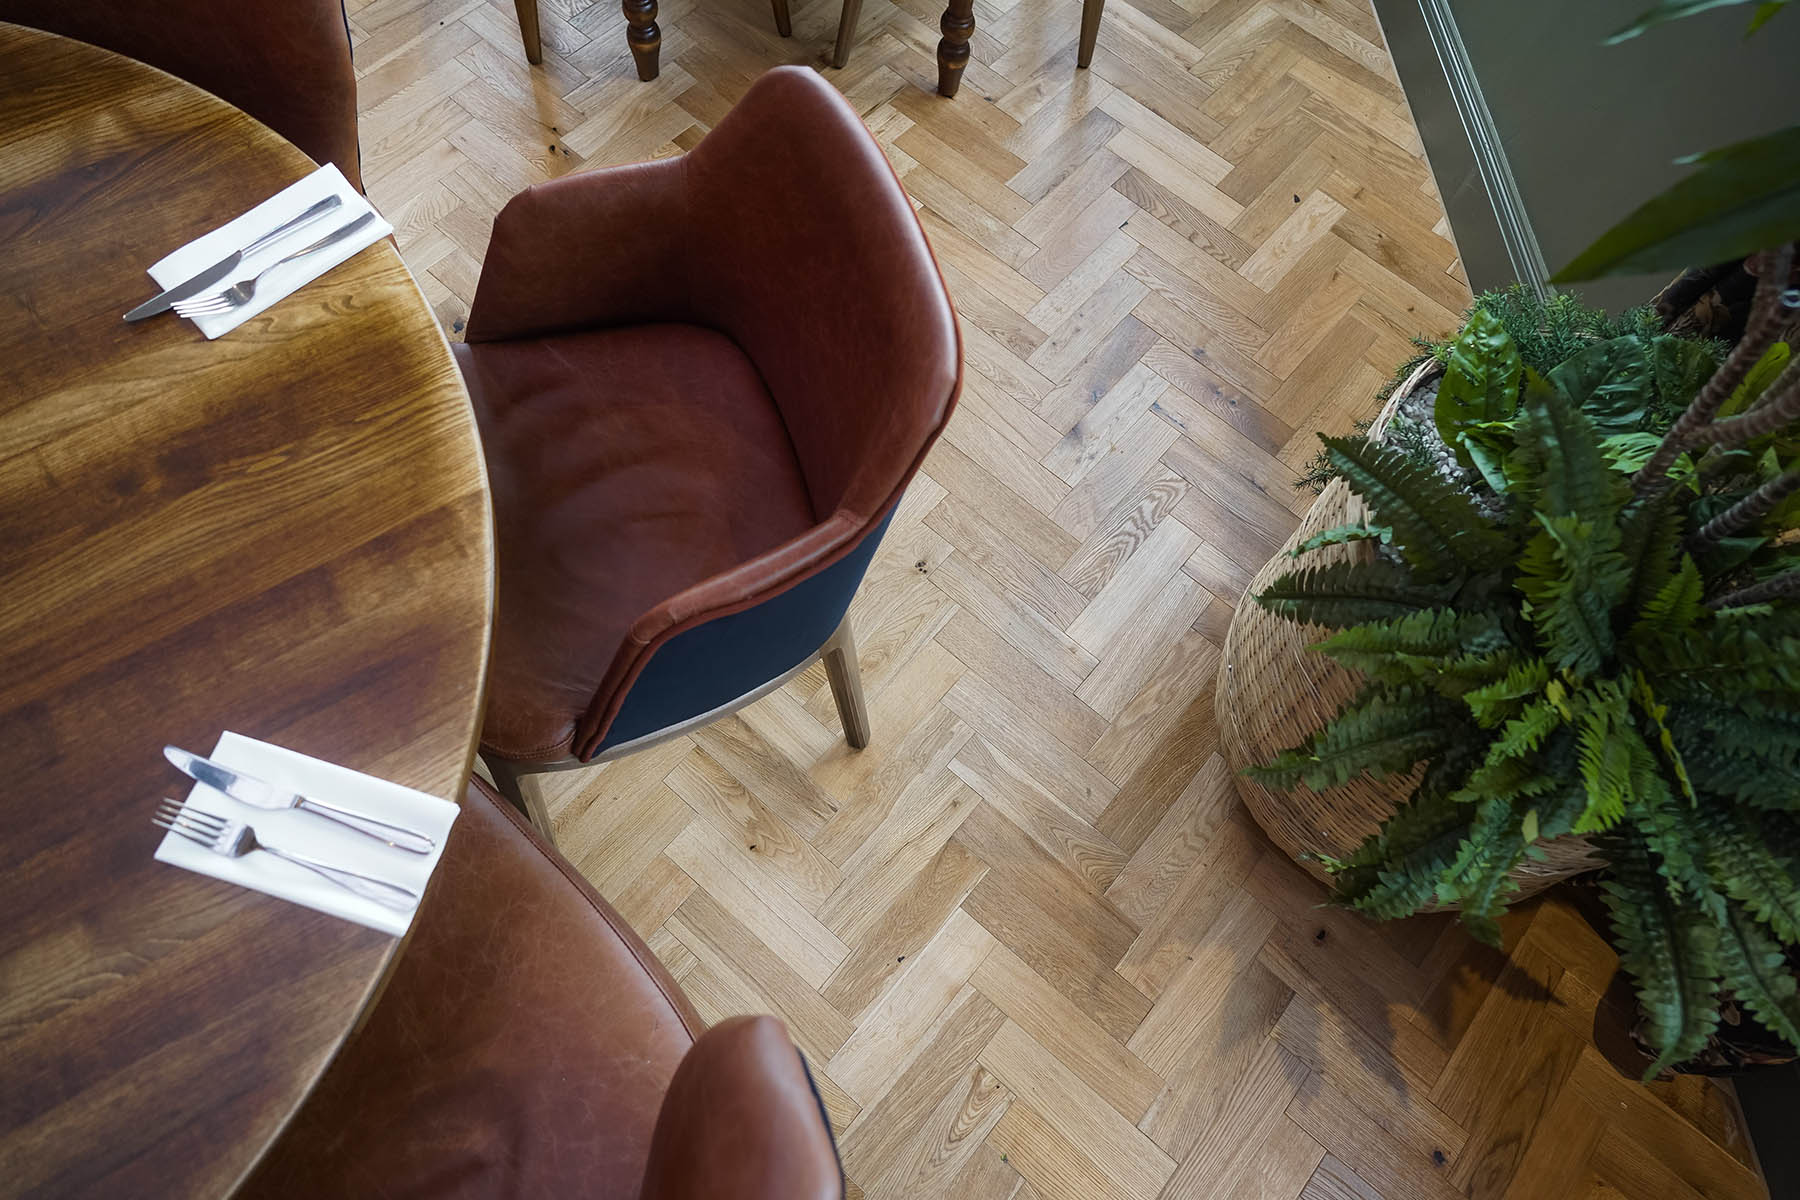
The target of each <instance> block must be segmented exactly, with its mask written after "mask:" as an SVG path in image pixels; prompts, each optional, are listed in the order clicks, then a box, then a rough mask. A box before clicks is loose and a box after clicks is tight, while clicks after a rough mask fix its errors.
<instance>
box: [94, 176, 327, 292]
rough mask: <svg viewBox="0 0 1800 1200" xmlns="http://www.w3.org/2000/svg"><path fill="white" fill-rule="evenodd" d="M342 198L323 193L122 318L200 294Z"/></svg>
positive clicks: (320, 214) (302, 227)
mask: <svg viewBox="0 0 1800 1200" xmlns="http://www.w3.org/2000/svg"><path fill="white" fill-rule="evenodd" d="M343 202H344V201H343V198H342V197H341V196H335V195H333V196H327V197H325V198H324V199H323V200H321V201H319V202H318V203H317V204H315V205H313V206H312V207H311V208H309V209H307V210H306V211H305V212H303V213H301V214H300V215H299V216H297V217H295V218H294V219H293V220H291V221H287V222H285V223H283V224H281V225H278V226H277V227H275V228H274V229H271V230H269V232H267V233H265V234H263V235H262V236H261V237H259V238H257V239H256V240H255V241H254V242H251V243H250V244H249V245H248V246H245V247H244V248H243V249H242V250H239V251H237V252H236V253H235V254H230V255H227V256H226V257H225V258H222V259H220V260H219V261H218V262H216V263H214V264H213V265H212V266H210V267H208V268H206V270H204V271H202V272H200V273H199V274H198V275H195V276H194V277H193V278H192V279H188V280H184V281H183V282H181V283H178V284H176V285H175V286H174V287H172V288H170V289H169V290H168V291H166V292H163V293H162V294H161V295H158V296H152V297H151V298H150V299H148V300H146V301H144V302H143V303H142V304H140V305H138V306H137V307H136V308H134V309H132V310H131V311H130V312H128V313H126V314H125V319H126V320H127V321H141V320H143V319H144V318H145V317H154V316H156V315H157V314H158V313H164V312H168V311H169V308H170V307H171V306H172V305H173V304H174V303H175V302H176V301H177V300H186V299H187V298H188V297H189V296H197V295H199V294H200V293H201V292H204V291H205V290H206V289H207V288H209V287H211V286H212V285H213V284H215V283H217V282H219V280H221V279H223V278H225V277H226V276H227V275H229V274H231V273H232V272H233V271H235V270H237V268H238V264H239V263H241V262H243V261H244V260H245V259H246V258H250V257H252V256H254V255H255V254H256V253H257V252H258V251H260V250H265V249H267V248H268V247H269V245H270V244H271V243H274V242H277V241H280V240H281V239H282V238H284V237H286V236H287V235H288V234H290V233H297V232H299V231H300V230H302V229H304V228H306V226H308V225H311V224H312V223H313V222H314V221H317V220H318V219H319V218H321V217H323V216H325V214H327V213H329V212H332V211H333V210H335V209H336V208H337V207H338V206H339V205H340V204H342V203H343Z"/></svg>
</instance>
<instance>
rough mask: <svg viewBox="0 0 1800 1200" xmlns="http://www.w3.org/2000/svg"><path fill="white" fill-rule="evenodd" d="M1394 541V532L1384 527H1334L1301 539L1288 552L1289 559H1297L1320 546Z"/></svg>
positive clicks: (1368, 525)
mask: <svg viewBox="0 0 1800 1200" xmlns="http://www.w3.org/2000/svg"><path fill="white" fill-rule="evenodd" d="M1393 540H1394V531H1393V530H1392V529H1390V528H1389V527H1388V526H1386V525H1370V524H1367V523H1364V524H1360V525H1336V526H1333V527H1332V528H1330V529H1321V530H1320V531H1319V532H1317V533H1315V534H1313V535H1312V536H1311V537H1309V538H1305V539H1302V541H1301V542H1300V544H1299V545H1297V546H1295V547H1294V548H1293V549H1292V550H1289V551H1288V552H1287V553H1288V557H1289V558H1299V557H1300V556H1301V555H1302V554H1305V553H1306V552H1307V551H1309V550H1317V549H1319V548H1320V547H1322V546H1343V545H1346V544H1348V543H1350V542H1381V543H1383V544H1386V543H1387V542H1391V541H1393Z"/></svg>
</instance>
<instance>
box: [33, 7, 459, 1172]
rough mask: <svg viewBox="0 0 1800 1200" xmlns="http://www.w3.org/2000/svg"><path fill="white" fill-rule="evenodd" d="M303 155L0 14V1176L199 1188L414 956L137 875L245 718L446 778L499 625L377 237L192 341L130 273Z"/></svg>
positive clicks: (145, 76) (441, 781) (426, 785)
mask: <svg viewBox="0 0 1800 1200" xmlns="http://www.w3.org/2000/svg"><path fill="white" fill-rule="evenodd" d="M312 166H313V164H312V163H311V162H310V161H309V160H308V159H307V158H306V157H305V156H304V155H302V154H301V153H300V152H299V151H297V150H295V149H294V148H293V147H292V146H290V145H289V144H288V143H286V142H285V141H283V140H282V139H280V138H279V137H277V136H275V135H274V134H273V133H271V132H270V131H269V130H267V129H266V128H264V127H263V126H261V125H260V124H258V123H257V122H255V121H253V120H251V119H250V118H248V117H246V116H244V115H243V114H242V113H240V112H238V111H237V110H235V109H233V108H230V107H229V106H227V105H225V104H223V103H222V102H220V101H218V100H216V99H214V98H213V97H211V96H209V95H207V94H206V93H204V92H201V91H199V90H197V89H195V88H192V87H190V86H188V85H186V84H184V83H181V82H180V81H178V80H175V79H173V78H171V77H170V76H168V75H164V74H162V73H161V72H158V71H154V70H152V69H150V68H148V67H145V66H143V65H142V64H139V63H136V62H133V61H131V60H129V59H124V58H120V57H117V56H114V55H111V54H108V53H105V52H102V51H99V50H96V49H93V48H92V47H88V46H85V45H82V44H80V43H76V42H71V41H66V40H63V39H60V38H54V37H50V36H46V35H43V34H39V33H35V32H31V31H26V30H22V29H19V28H17V27H15V26H9V25H4V24H0V580H3V581H4V584H3V588H4V590H3V592H0V762H3V763H4V764H5V767H6V776H7V778H6V787H5V789H4V791H3V792H0V913H3V914H4V919H0V1080H3V1083H0V1192H4V1193H6V1194H7V1195H59V1196H60V1195H97V1196H151V1195H179V1196H193V1197H203V1196H217V1195H223V1194H225V1193H226V1192H228V1191H229V1189H230V1188H231V1186H232V1184H233V1183H234V1181H235V1180H236V1179H237V1178H238V1177H239V1176H240V1175H241V1174H242V1173H243V1172H244V1171H246V1170H247V1169H248V1168H249V1166H250V1165H251V1163H252V1162H253V1161H254V1159H255V1157H256V1156H257V1154H258V1153H259V1152H260V1150H261V1149H262V1148H263V1147H264V1146H265V1145H266V1144H267V1143H268V1142H269V1141H270V1140H271V1139H272V1138H273V1137H274V1135H275V1134H276V1132H277V1131H278V1129H279V1128H280V1126H281V1124H282V1122H283V1121H284V1120H285V1119H286V1118H287V1116H288V1115H289V1114H290V1113H291V1112H292V1111H293V1109H294V1108H295V1107H296V1106H297V1105H298V1103H299V1102H300V1100H301V1099H302V1097H303V1096H304V1095H305V1094H306V1091H307V1089H308V1088H309V1086H310V1085H311V1083H312V1081H313V1080H314V1079H315V1078H316V1077H317V1075H318V1073H319V1072H320V1070H322V1069H323V1067H324V1065H325V1063H326V1061H327V1060H328V1058H329V1057H330V1055H331V1054H332V1052H333V1051H334V1050H335V1048H336V1047H337V1046H338V1045H339V1044H340V1043H341V1042H342V1040H343V1039H344V1037H345V1036H346V1035H347V1034H348V1033H349V1032H350V1030H351V1029H352V1028H353V1027H354V1025H355V1023H356V1021H357V1020H358V1018H359V1015H360V1014H361V1013H362V1012H363V1010H364V1008H365V1007H366V1005H367V1003H368V1002H369V1000H370V998H371V997H372V996H373V994H374V993H375V992H376V991H377V989H378V988H379V985H380V982H381V980H382V978H383V975H384V971H385V968H386V966H387V964H388V963H389V960H390V959H391V958H392V957H393V956H394V955H395V952H396V948H397V947H398V945H399V943H397V942H395V941H394V940H393V939H391V938H388V937H386V936H384V935H381V934H378V933H375V932H373V931H370V930H366V929H362V928H359V927H357V926H355V925H351V924H349V923H347V922H344V921H340V920H337V919H334V918H332V917H327V916H324V915H321V914H317V913H313V912H311V911H309V910H307V909H303V908H299V907H297V906H294V905H291V904H287V903H284V902H282V901H280V900H276V899H273V898H270V897H266V896H262V895H260V894H257V893H254V892H250V891H246V890H243V889H240V888H235V887H232V886H230V885H227V884H224V883H221V882H219V881H216V880H213V879H209V878H205V877H202V876H199V875H193V874H190V873H188V872H184V871H181V870H178V869H176V868H174V867H169V866H165V865H163V864H161V863H157V862H154V861H153V860H152V859H151V853H152V851H153V850H154V848H155V846H156V843H157V838H158V836H159V834H158V831H156V830H154V829H153V828H152V827H151V825H150V813H151V810H152V809H153V808H154V806H155V803H156V801H157V799H158V797H160V796H163V795H175V796H179V795H182V794H184V792H185V787H184V784H183V781H182V779H181V778H180V777H178V776H176V775H175V774H174V773H173V771H172V769H171V768H170V767H168V766H167V765H166V764H165V763H164V762H163V761H162V758H161V756H160V754H159V753H158V751H159V748H160V747H161V746H162V745H163V744H164V743H165V742H174V743H177V744H180V745H184V746H187V747H190V748H193V749H198V750H203V751H204V750H208V749H210V748H211V747H212V745H213V742H214V740H215V739H216V738H217V736H218V734H219V732H220V730H221V729H224V728H231V729H236V730H238V731H240V732H243V733H247V734H250V735H252V736H255V737H259V738H264V739H267V740H269V741H273V742H277V743H280V744H282V745H285V746H289V747H292V748H293V749H295V750H299V751H301V752H303V753H307V754H312V755H317V756H319V757H321V758H326V759H330V760H332V761H335V762H340V763H343V764H345V765H347V766H350V767H354V768H356V769H359V770H363V771H368V772H371V773H374V774H377V775H380V776H383V777H385V778H389V779H392V780H395V781H396V782H399V783H402V784H406V785H409V786H412V787H417V788H420V789H423V790H425V791H428V792H431V793H434V794H436V795H439V796H444V797H447V798H452V799H455V798H458V797H459V796H460V792H461V788H460V784H461V781H462V780H463V778H464V777H465V773H466V771H467V769H468V765H469V761H470V756H471V753H472V749H473V744H474V739H475V734H476V731H477V728H478V723H479V717H480V711H481V699H482V680H483V669H484V663H485V661H486V654H487V638H488V627H489V618H490V613H491V608H492V573H493V561H492V560H493V552H492V531H491V526H490V519H489V513H488V500H487V493H486V483H485V478H484V475H483V472H482V468H481V463H480V448H479V444H478V441H477V437H476V433H475V429H474V425H473V421H472V418H471V414H470V411H469V405H468V398H467V396H466V394H465V393H464V391H463V388H462V385H461V381H460V379H459V377H458V375H457V372H456V369H455V365H454V363H453V362H452V360H451V358H450V355H449V353H448V350H447V347H446V345H445V342H444V338H443V336H442V334H441V333H440V332H439V330H438V327H437V325H436V323H435V322H434V321H433V319H432V316H431V313H430V311H429V309H428V308H427V306H426V304H425V303H424V301H423V299H422V297H421V296H420V294H419V291H418V289H417V288H416V286H415V285H414V283H413V279H412V277H411V275H410V274H409V273H408V272H407V270H406V268H405V266H404V265H403V264H402V263H401V261H400V258H399V256H398V255H397V254H396V253H395V251H394V249H393V247H392V246H391V245H390V244H389V243H387V242H382V243H380V244H378V245H376V246H373V247H371V248H369V249H368V250H365V251H364V252H363V253H361V254H359V255H357V256H356V257H355V258H353V259H351V260H350V261H349V262H348V263H345V264H343V265H342V266H339V267H337V268H334V269H333V270H332V271H330V272H328V273H327V274H326V275H324V276H323V277H322V278H320V279H319V280H317V281H315V282H313V283H312V284H309V285H308V286H306V287H305V288H302V289H301V290H299V291H298V292H296V293H295V294H294V295H293V296H292V297H290V298H288V299H286V300H284V301H282V302H281V303H280V304H277V305H275V306H274V307H273V308H271V309H270V310H269V311H267V312H265V313H263V314H261V315H260V316H258V317H255V318H253V319H252V320H251V321H249V322H248V323H246V324H245V325H243V326H242V327H240V328H239V329H237V330H235V331H234V332H232V333H230V334H227V335H226V336H225V337H223V338H221V339H220V340H218V341H216V342H207V341H206V340H205V339H204V338H202V336H201V335H200V333H199V332H198V331H197V330H196V329H195V328H194V326H193V325H191V324H190V323H188V322H185V321H180V320H177V319H176V318H175V317H173V316H161V317H157V318H155V319H153V320H150V321H147V322H143V323H140V324H134V325H127V324H125V323H124V322H123V321H121V320H120V315H121V314H122V313H123V312H124V311H125V309H127V308H129V307H131V306H132V305H134V304H136V303H137V302H138V301H140V300H142V299H144V298H146V297H147V296H148V295H150V294H151V293H152V292H153V291H154V290H155V289H154V285H153V284H152V283H151V281H150V279H149V277H148V276H147V275H145V274H144V268H145V267H146V266H148V265H149V264H150V263H152V262H154V261H155V260H156V259H158V258H160V257H161V256H162V255H164V254H166V253H167V252H168V251H170V250H172V249H174V248H175V247H177V246H179V245H181V244H183V243H184V242H186V241H188V240H190V239H192V238H194V237H196V236H198V235H199V234H201V233H204V232H206V231H207V230H209V229H212V228H215V227H216V226H218V225H219V224H221V223H223V222H224V221H226V220H228V219H230V218H231V217H234V216H236V215H237V214H239V213H241V212H243V211H244V210H245V209H247V208H249V207H251V206H252V205H254V204H256V203H258V202H259V201H261V200H263V199H265V198H267V197H268V196H270V195H272V194H273V193H274V192H275V191H277V190H279V189H280V188H281V187H283V186H285V185H286V184H288V183H290V182H292V181H293V180H295V179H297V178H299V177H301V176H302V175H304V174H306V173H307V172H309V171H310V170H311V169H312Z"/></svg>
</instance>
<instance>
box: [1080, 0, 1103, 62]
mask: <svg viewBox="0 0 1800 1200" xmlns="http://www.w3.org/2000/svg"><path fill="white" fill-rule="evenodd" d="M1105 10H1106V0H1081V42H1080V44H1079V45H1078V46H1077V47H1076V49H1075V65H1076V66H1078V67H1085V66H1087V65H1088V64H1089V63H1091V62H1093V61H1094V43H1095V42H1097V41H1099V40H1100V14H1101V13H1102V12H1104V11H1105Z"/></svg>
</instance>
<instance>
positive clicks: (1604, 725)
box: [1575, 685, 1656, 833]
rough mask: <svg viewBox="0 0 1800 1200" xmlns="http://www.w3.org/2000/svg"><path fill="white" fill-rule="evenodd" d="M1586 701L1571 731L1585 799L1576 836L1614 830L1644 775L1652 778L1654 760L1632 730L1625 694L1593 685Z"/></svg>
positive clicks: (1611, 688) (1635, 731) (1615, 688)
mask: <svg viewBox="0 0 1800 1200" xmlns="http://www.w3.org/2000/svg"><path fill="white" fill-rule="evenodd" d="M1588 697H1589V702H1588V704H1587V705H1586V707H1585V710H1584V711H1583V712H1582V714H1581V716H1580V720H1579V724H1578V725H1577V728H1576V732H1575V743H1576V745H1577V747H1578V748H1579V751H1578V753H1579V762H1580V767H1581V783H1582V786H1583V787H1585V788H1586V789H1587V795H1588V802H1587V808H1586V809H1585V810H1584V811H1583V812H1582V814H1581V817H1580V819H1579V820H1577V821H1576V822H1575V832H1576V833H1592V832H1594V831H1595V830H1600V829H1610V828H1612V827H1613V826H1614V825H1617V824H1618V823H1619V821H1620V819H1621V818H1623V817H1624V815H1625V807H1626V805H1627V804H1628V803H1630V802H1631V801H1632V800H1634V799H1636V798H1637V796H1638V788H1639V786H1640V785H1641V784H1642V783H1643V779H1644V776H1645V775H1646V774H1652V775H1653V774H1654V773H1655V761H1656V760H1655V759H1654V758H1653V757H1652V756H1651V754H1650V748H1649V747H1648V746H1646V745H1644V739H1643V738H1642V737H1641V736H1639V734H1638V731H1637V729H1636V728H1635V727H1634V726H1633V725H1632V722H1631V710H1630V704H1629V700H1628V697H1627V695H1626V692H1625V689H1624V688H1623V687H1619V686H1616V685H1606V686H1602V685H1596V686H1595V687H1594V688H1592V689H1591V690H1590V691H1589V693H1588Z"/></svg>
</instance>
